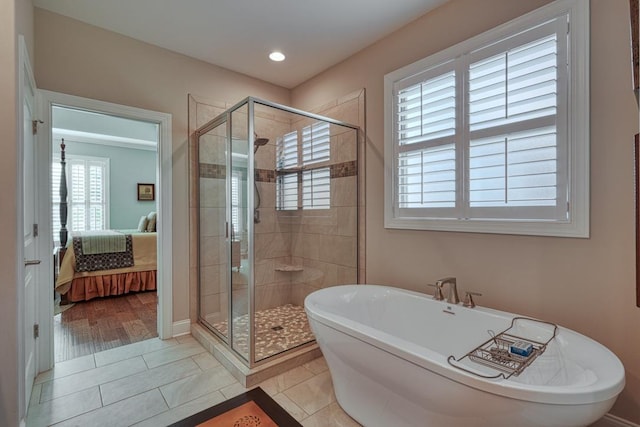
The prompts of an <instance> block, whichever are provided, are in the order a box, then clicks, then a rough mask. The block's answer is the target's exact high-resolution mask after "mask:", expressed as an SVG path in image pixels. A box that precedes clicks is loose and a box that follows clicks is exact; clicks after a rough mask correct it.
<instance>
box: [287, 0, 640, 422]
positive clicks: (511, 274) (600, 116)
mask: <svg viewBox="0 0 640 427" xmlns="http://www.w3.org/2000/svg"><path fill="white" fill-rule="evenodd" d="M545 3H547V0H529V1H526V2H525V1H513V0H483V1H478V0H452V1H451V2H449V3H447V4H446V5H444V6H442V7H440V8H439V9H436V10H435V11H433V12H432V13H430V14H427V15H425V16H423V17H422V18H420V19H418V20H416V21H414V22H413V23H411V24H409V25H408V26H406V27H404V28H402V29H400V30H399V31H397V32H396V33H394V34H392V35H391V36H389V37H386V38H385V39H383V40H381V41H379V42H378V43H376V44H374V45H373V46H370V47H369V48H367V49H364V50H363V51H361V52H359V53H358V54H356V55H355V56H353V57H351V58H349V59H347V60H346V61H344V62H343V63H341V64H339V65H337V66H335V67H333V68H331V69H329V70H328V71H326V72H324V73H322V74H321V75H319V76H317V77H315V78H313V79H312V80H310V81H308V82H306V83H304V84H302V85H301V86H299V87H297V88H295V89H294V90H293V92H292V102H293V105H294V106H296V107H298V108H309V107H313V106H315V105H318V104H322V103H323V102H326V101H327V100H331V99H334V98H335V97H337V96H340V95H341V94H345V93H349V92H351V91H353V90H356V89H358V88H361V87H365V88H366V91H367V104H366V108H367V124H368V127H367V131H368V133H367V147H366V148H367V194H366V197H367V234H366V239H367V245H366V250H367V281H368V282H369V283H378V284H388V285H395V286H399V287H402V288H408V289H413V290H420V291H426V290H427V288H426V283H429V282H433V281H434V280H436V279H438V278H440V277H445V276H448V275H454V276H457V277H458V283H459V287H460V288H462V289H463V290H474V291H479V292H482V293H483V296H482V297H480V298H478V299H477V302H479V303H480V304H481V305H485V306H489V307H494V308H498V309H502V310H508V311H512V312H516V313H521V314H524V315H528V316H536V317H541V318H544V319H547V320H551V321H553V322H557V323H559V324H561V325H564V326H567V327H569V328H572V329H575V330H577V331H579V332H581V333H584V334H586V335H588V336H590V337H592V338H594V339H596V340H598V341H600V342H602V343H603V344H605V345H606V346H608V347H609V348H610V349H612V350H613V351H614V352H615V353H616V354H617V355H618V356H619V357H620V358H621V360H622V361H623V363H624V365H625V368H626V371H627V386H626V389H625V390H624V391H623V393H622V395H621V396H620V398H619V399H618V402H617V404H616V406H615V407H614V409H613V411H612V412H613V413H614V414H616V415H619V416H621V417H623V418H626V419H629V420H631V421H633V422H636V423H639V422H640V339H639V338H638V330H639V329H640V308H636V307H635V304H634V301H635V274H634V268H635V264H634V217H633V210H634V204H633V160H632V159H633V151H632V140H633V135H634V134H635V133H636V132H638V109H637V105H636V103H635V99H634V97H633V93H632V90H631V72H630V70H631V66H630V61H631V59H630V48H629V37H630V36H629V25H628V22H629V20H628V19H629V16H628V14H629V9H628V2H627V1H626V0H613V1H612V0H592V1H591V100H592V103H591V118H592V121H591V238H590V239H567V238H550V237H525V236H507V235H489V234H465V233H453V232H450V233H447V232H428V231H408V230H386V229H384V226H383V196H384V195H383V184H384V181H383V172H384V170H383V167H384V165H383V161H384V160H383V151H384V147H383V77H384V75H385V74H386V73H388V72H390V71H393V70H395V69H397V68H400V67H402V66H404V65H407V64H410V63H412V62H414V61H416V60H418V59H420V58H423V57H426V56H428V55H429V54H431V53H435V52H437V51H439V50H441V49H444V48H446V47H448V46H451V45H453V44H455V43H458V42H460V41H463V40H465V39H467V38H469V37H472V36H474V35H476V34H479V33H481V32H483V31H485V30H488V29H490V28H492V27H494V26H496V25H498V24H500V23H503V22H506V21H508V20H510V19H512V18H515V17H517V16H519V15H521V14H523V13H525V12H527V11H530V10H533V9H534V8H536V7H538V6H540V5H543V4H545ZM489 11H490V12H489Z"/></svg>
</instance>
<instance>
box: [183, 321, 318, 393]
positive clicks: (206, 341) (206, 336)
mask: <svg viewBox="0 0 640 427" xmlns="http://www.w3.org/2000/svg"><path fill="white" fill-rule="evenodd" d="M191 335H192V336H193V337H194V338H195V339H196V340H197V341H198V342H199V343H200V344H202V346H203V347H204V348H205V349H207V351H208V352H209V353H211V354H212V355H213V357H215V358H216V359H217V360H218V361H219V362H220V363H221V364H222V366H224V367H225V368H226V369H227V370H228V371H229V372H230V373H231V375H233V376H234V377H235V378H236V379H237V380H238V382H240V384H242V385H243V386H244V387H245V388H248V387H253V386H255V385H257V384H260V383H261V382H263V381H265V380H267V379H269V378H271V377H274V376H276V375H279V374H281V373H283V372H286V371H289V370H291V369H293V368H296V367H298V366H301V365H303V364H304V363H307V362H311V361H312V360H314V359H317V358H318V357H320V356H322V353H321V352H320V347H318V344H317V343H316V342H315V341H314V342H312V343H310V344H306V345H304V346H301V347H300V348H299V349H297V350H294V351H291V353H287V354H284V355H281V356H279V357H276V358H275V359H274V360H271V361H268V362H265V363H263V364H261V365H259V366H255V367H253V368H251V369H249V368H248V367H247V366H246V365H244V363H242V361H240V360H239V359H238V357H237V356H236V355H235V354H233V353H232V352H231V351H229V349H227V348H226V344H224V343H223V342H221V341H220V340H219V339H218V338H217V337H215V336H213V335H212V334H211V332H209V331H208V330H207V329H206V328H205V327H203V326H201V325H200V324H198V323H192V324H191Z"/></svg>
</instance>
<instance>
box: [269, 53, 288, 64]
mask: <svg viewBox="0 0 640 427" xmlns="http://www.w3.org/2000/svg"><path fill="white" fill-rule="evenodd" d="M284 58H285V56H284V53H282V52H278V51H274V52H271V53H270V54H269V59H270V60H272V61H276V62H280V61H284Z"/></svg>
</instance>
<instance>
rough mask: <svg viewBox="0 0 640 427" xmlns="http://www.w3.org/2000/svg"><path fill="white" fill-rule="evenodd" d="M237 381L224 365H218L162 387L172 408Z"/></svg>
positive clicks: (163, 393)
mask: <svg viewBox="0 0 640 427" xmlns="http://www.w3.org/2000/svg"><path fill="white" fill-rule="evenodd" d="M235 382H236V379H235V378H233V376H232V375H231V374H230V373H229V372H228V371H227V370H226V369H225V368H224V367H223V366H218V367H216V368H213V369H209V370H208V371H204V372H202V373H200V374H197V375H193V376H191V377H188V378H183V379H181V380H178V381H175V382H173V383H171V384H167V385H165V386H162V387H160V391H161V392H162V395H163V396H164V398H165V400H166V401H167V404H168V405H169V407H170V408H175V407H176V406H180V405H182V404H184V403H186V402H188V401H190V400H194V399H196V398H198V397H200V396H203V395H205V394H207V393H211V392H214V391H218V390H220V389H221V388H223V387H226V386H228V385H231V384H233V383H235Z"/></svg>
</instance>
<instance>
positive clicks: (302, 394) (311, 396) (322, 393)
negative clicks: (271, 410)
mask: <svg viewBox="0 0 640 427" xmlns="http://www.w3.org/2000/svg"><path fill="white" fill-rule="evenodd" d="M284 394H286V395H287V397H288V398H289V399H291V400H293V402H294V403H295V404H296V405H298V406H299V407H301V408H302V409H304V411H305V412H306V413H307V414H309V415H311V414H314V413H316V412H318V411H319V410H320V409H322V408H324V407H325V406H328V405H329V404H330V403H332V402H335V400H336V397H335V395H334V393H333V384H332V383H331V376H330V375H329V372H323V373H322V374H320V375H316V376H314V377H313V378H310V379H308V380H307V381H305V382H303V383H300V384H298V385H296V386H293V387H291V388H290V389H288V390H285V391H284Z"/></svg>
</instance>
